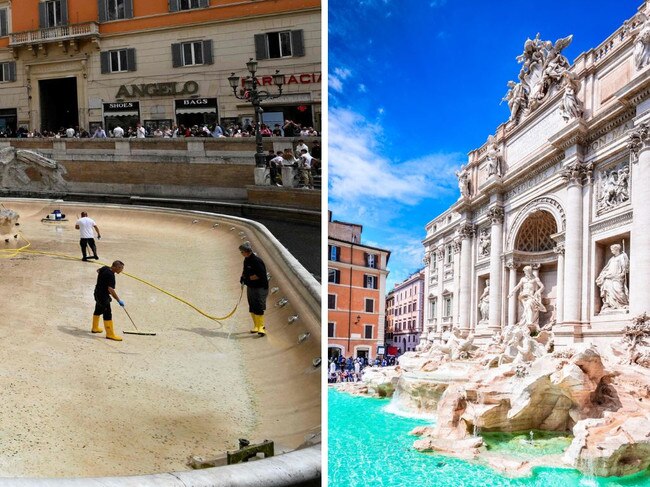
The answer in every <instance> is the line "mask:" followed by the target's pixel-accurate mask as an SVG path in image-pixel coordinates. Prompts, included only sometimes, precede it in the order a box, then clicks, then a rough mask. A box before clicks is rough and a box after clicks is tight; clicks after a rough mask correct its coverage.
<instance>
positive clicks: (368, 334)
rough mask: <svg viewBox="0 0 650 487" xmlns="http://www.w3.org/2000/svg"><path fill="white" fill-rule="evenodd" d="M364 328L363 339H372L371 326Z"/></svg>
mask: <svg viewBox="0 0 650 487" xmlns="http://www.w3.org/2000/svg"><path fill="white" fill-rule="evenodd" d="M364 328H365V331H364V334H363V337H364V338H367V339H372V325H365V326H364Z"/></svg>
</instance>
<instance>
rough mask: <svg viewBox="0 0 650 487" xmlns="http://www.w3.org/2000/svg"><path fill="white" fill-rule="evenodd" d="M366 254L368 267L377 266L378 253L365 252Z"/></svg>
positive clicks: (374, 267)
mask: <svg viewBox="0 0 650 487" xmlns="http://www.w3.org/2000/svg"><path fill="white" fill-rule="evenodd" d="M365 256H366V267H371V268H373V269H376V268H377V255H376V254H365Z"/></svg>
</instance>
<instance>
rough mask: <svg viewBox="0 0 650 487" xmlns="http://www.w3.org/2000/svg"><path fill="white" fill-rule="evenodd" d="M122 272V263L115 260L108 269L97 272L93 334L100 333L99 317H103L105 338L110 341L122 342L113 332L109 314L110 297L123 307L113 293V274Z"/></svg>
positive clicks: (110, 314) (122, 302)
mask: <svg viewBox="0 0 650 487" xmlns="http://www.w3.org/2000/svg"><path fill="white" fill-rule="evenodd" d="M123 270H124V262H122V261H120V260H116V261H115V262H113V264H112V265H111V266H110V267H108V266H104V267H102V268H101V269H98V270H97V284H96V285H95V311H94V312H93V328H92V330H91V331H92V332H93V333H102V332H103V331H104V330H102V329H101V328H100V327H99V317H100V316H101V315H103V316H104V326H105V327H106V338H108V339H110V340H116V341H118V342H120V341H122V337H121V336H118V335H116V334H115V331H114V330H113V315H112V313H111V296H113V298H115V300H116V301H117V302H118V304H119V305H120V306H122V307H123V306H124V301H122V300H121V299H120V298H119V297H118V295H117V293H116V292H115V274H119V273H120V272H122V271H123Z"/></svg>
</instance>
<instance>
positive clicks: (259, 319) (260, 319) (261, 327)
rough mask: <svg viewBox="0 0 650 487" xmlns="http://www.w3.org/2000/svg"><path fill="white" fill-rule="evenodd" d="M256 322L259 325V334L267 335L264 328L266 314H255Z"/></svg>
mask: <svg viewBox="0 0 650 487" xmlns="http://www.w3.org/2000/svg"><path fill="white" fill-rule="evenodd" d="M255 324H256V325H257V334H258V335H259V336H261V337H263V336H265V335H266V328H264V315H255Z"/></svg>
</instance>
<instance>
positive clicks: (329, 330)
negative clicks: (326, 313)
mask: <svg viewBox="0 0 650 487" xmlns="http://www.w3.org/2000/svg"><path fill="white" fill-rule="evenodd" d="M327 337H328V338H334V323H332V322H331V321H330V322H329V323H327Z"/></svg>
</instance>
